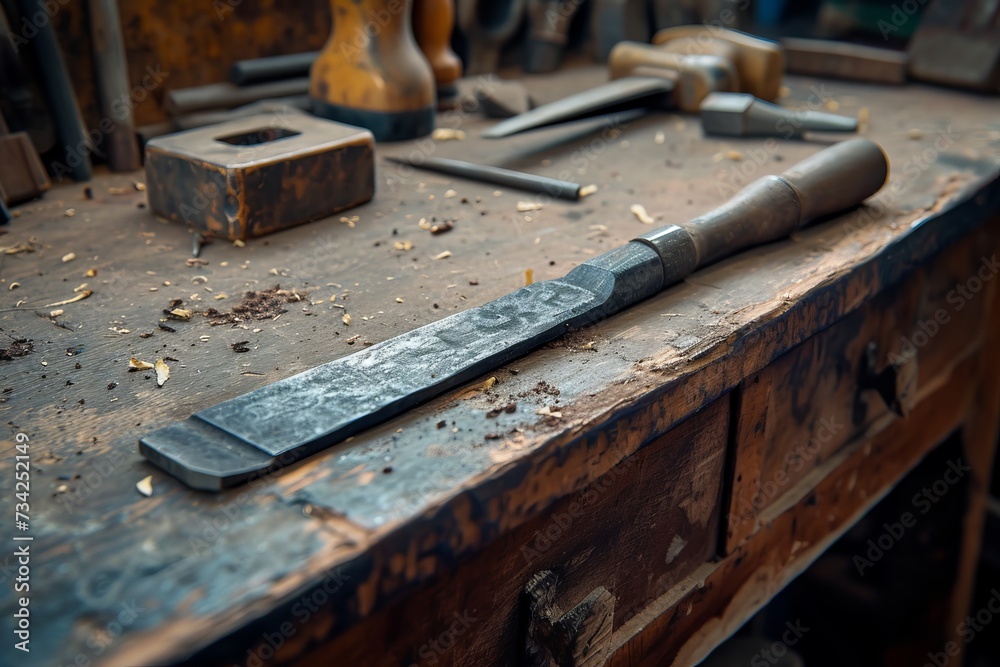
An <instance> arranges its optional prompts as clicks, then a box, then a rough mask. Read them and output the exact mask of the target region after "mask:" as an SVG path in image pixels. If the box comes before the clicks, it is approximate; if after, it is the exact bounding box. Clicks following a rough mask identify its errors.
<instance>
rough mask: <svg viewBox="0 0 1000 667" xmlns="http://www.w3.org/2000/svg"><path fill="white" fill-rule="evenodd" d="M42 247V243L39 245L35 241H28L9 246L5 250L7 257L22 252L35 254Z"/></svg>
mask: <svg viewBox="0 0 1000 667" xmlns="http://www.w3.org/2000/svg"><path fill="white" fill-rule="evenodd" d="M41 247H42V244H41V243H38V242H37V241H35V240H34V239H30V240H28V241H22V242H21V243H17V244H14V245H12V246H7V247H6V248H4V249H3V253H4V254H5V255H17V254H20V253H22V252H35V251H36V250H38V249H39V248H41Z"/></svg>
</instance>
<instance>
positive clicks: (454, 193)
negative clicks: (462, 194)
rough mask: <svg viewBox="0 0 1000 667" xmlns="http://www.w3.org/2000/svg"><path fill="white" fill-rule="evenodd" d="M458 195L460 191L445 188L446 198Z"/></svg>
mask: <svg viewBox="0 0 1000 667" xmlns="http://www.w3.org/2000/svg"><path fill="white" fill-rule="evenodd" d="M457 196H458V193H457V192H455V191H454V190H445V191H444V198H445V199H451V198H452V197H457Z"/></svg>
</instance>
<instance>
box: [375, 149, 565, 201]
mask: <svg viewBox="0 0 1000 667" xmlns="http://www.w3.org/2000/svg"><path fill="white" fill-rule="evenodd" d="M386 159H387V160H389V161H390V162H395V163H396V164H401V165H405V166H407V167H414V168H417V169H426V170H428V171H436V172H438V173H441V174H450V175H452V176H460V177H462V178H468V179H470V180H473V181H481V182H483V183H494V184H496V185H505V186H507V187H510V188H517V189H519V190H526V191H528V192H537V193H539V194H543V195H549V196H551V197H558V198H559V199H569V200H572V201H576V200H578V199H579V198H580V188H581V187H582V186H581V185H580V184H579V183H571V182H570V181H560V180H558V179H555V178H548V177H546V176H536V175H535V174H527V173H525V172H523V171H514V170H512V169H503V168H501V167H493V166H490V165H487V164H475V163H473V162H463V161H462V160H449V159H447V158H439V157H425V158H422V159H420V160H407V159H404V158H398V157H388V158H386Z"/></svg>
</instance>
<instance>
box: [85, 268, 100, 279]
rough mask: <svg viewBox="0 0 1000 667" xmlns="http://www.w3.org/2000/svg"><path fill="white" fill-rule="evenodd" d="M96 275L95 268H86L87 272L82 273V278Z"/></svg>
mask: <svg viewBox="0 0 1000 667" xmlns="http://www.w3.org/2000/svg"><path fill="white" fill-rule="evenodd" d="M96 275H97V269H87V272H86V273H84V274H83V277H84V278H93V277H94V276H96Z"/></svg>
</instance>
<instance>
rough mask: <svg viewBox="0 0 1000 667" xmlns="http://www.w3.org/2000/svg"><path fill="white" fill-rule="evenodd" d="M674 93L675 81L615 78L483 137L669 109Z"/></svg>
mask: <svg viewBox="0 0 1000 667" xmlns="http://www.w3.org/2000/svg"><path fill="white" fill-rule="evenodd" d="M673 91H674V82H673V81H671V80H669V79H663V78H660V77H655V76H629V77H624V78H621V79H615V80H614V81H609V82H607V83H604V84H601V85H600V86H597V87H595V88H591V89H590V90H585V91H583V92H581V93H577V94H575V95H570V96H569V97H566V98H563V99H561V100H558V101H556V102H552V103H550V104H543V105H542V106H540V107H535V108H534V109H532V110H531V111H527V112H525V113H523V114H520V115H518V116H514V117H513V118H508V119H507V120H504V121H501V122H499V123H497V124H496V125H494V126H493V127H491V128H490V129H488V130H486V131H485V132H483V134H482V136H483V137H485V138H487V139H499V138H501V137H509V136H511V135H513V134H520V133H521V132H527V131H528V130H537V129H540V128H543V127H548V126H550V125H558V124H560V123H568V122H570V121H574V120H582V119H584V118H591V117H593V116H599V115H604V114H610V113H614V112H616V111H625V110H628V109H634V108H636V107H641V106H667V105H668V104H669V101H670V98H671V97H672V94H673Z"/></svg>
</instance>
